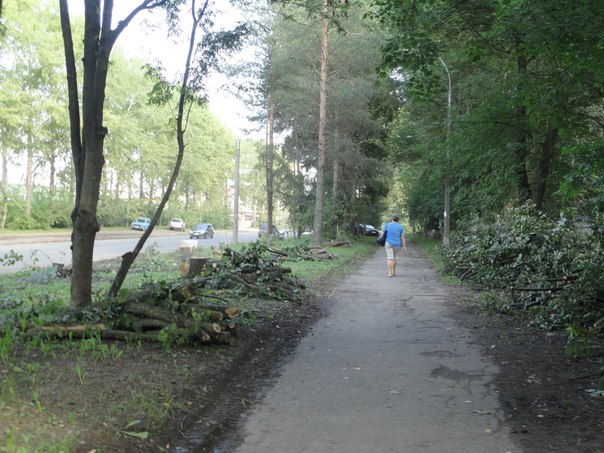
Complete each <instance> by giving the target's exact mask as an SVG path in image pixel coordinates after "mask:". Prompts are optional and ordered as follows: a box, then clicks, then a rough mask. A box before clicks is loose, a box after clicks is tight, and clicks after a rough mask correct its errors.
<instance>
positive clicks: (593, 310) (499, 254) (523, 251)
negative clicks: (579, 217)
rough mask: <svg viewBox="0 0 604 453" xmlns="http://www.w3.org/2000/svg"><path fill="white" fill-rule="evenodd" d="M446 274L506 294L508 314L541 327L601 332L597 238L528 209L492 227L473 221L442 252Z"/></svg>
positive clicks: (603, 254) (601, 263) (601, 258)
mask: <svg viewBox="0 0 604 453" xmlns="http://www.w3.org/2000/svg"><path fill="white" fill-rule="evenodd" d="M444 253H445V256H446V259H447V262H448V269H449V270H450V271H451V272H454V273H455V274H456V275H457V276H459V278H461V279H465V280H469V281H471V282H473V283H475V284H479V285H480V286H481V287H483V288H492V289H498V290H505V291H508V292H510V293H511V295H512V297H513V301H512V303H510V304H508V307H507V308H508V309H509V310H513V309H518V310H528V311H529V312H530V314H531V316H532V319H533V323H535V324H537V325H540V326H542V327H546V328H557V329H560V328H564V327H566V326H569V325H574V326H577V327H581V328H587V329H594V330H602V329H603V328H604V322H603V319H604V286H603V283H602V278H601V276H602V275H604V248H603V245H602V242H601V239H600V238H599V237H598V236H596V235H593V234H589V233H586V232H584V231H582V230H581V229H578V228H575V227H574V226H573V225H572V224H571V223H570V222H568V221H567V220H566V219H564V218H561V219H559V220H551V219H549V218H547V217H546V216H545V215H543V214H542V213H540V212H538V211H535V210H534V209H533V208H532V207H530V206H524V207H521V208H512V209H509V210H507V211H505V212H504V213H503V214H502V215H500V216H497V218H496V220H495V221H494V222H492V223H486V222H481V221H475V222H473V223H472V224H470V225H468V226H467V227H466V228H464V229H463V230H462V231H459V232H458V233H456V234H455V235H454V237H453V238H452V240H451V245H450V246H449V247H446V248H444Z"/></svg>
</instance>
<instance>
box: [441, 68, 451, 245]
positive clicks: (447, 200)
mask: <svg viewBox="0 0 604 453" xmlns="http://www.w3.org/2000/svg"><path fill="white" fill-rule="evenodd" d="M438 60H439V61H440V63H441V64H442V65H443V67H444V68H445V72H446V73H447V79H448V81H449V86H448V90H447V148H446V152H445V210H444V213H443V216H444V225H443V244H444V245H449V241H450V238H449V233H450V229H449V228H450V217H451V198H450V189H449V172H450V162H449V159H450V147H451V143H450V138H451V74H449V68H447V65H446V64H445V62H444V61H443V60H442V58H440V57H439V58H438Z"/></svg>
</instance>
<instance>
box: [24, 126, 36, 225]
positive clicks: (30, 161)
mask: <svg viewBox="0 0 604 453" xmlns="http://www.w3.org/2000/svg"><path fill="white" fill-rule="evenodd" d="M32 140H33V138H32V136H31V131H30V132H28V133H27V163H26V170H25V215H26V216H27V217H31V202H32V193H33V181H34V145H33V143H32Z"/></svg>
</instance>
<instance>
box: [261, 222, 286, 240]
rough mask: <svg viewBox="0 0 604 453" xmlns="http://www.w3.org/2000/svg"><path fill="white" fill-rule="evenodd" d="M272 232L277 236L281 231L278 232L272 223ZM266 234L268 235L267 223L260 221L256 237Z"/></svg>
mask: <svg viewBox="0 0 604 453" xmlns="http://www.w3.org/2000/svg"><path fill="white" fill-rule="evenodd" d="M272 234H273V235H274V236H279V235H280V234H281V233H279V230H278V229H277V227H276V226H275V225H273V231H272ZM267 235H268V223H261V224H260V228H259V229H258V237H259V238H261V237H262V236H267Z"/></svg>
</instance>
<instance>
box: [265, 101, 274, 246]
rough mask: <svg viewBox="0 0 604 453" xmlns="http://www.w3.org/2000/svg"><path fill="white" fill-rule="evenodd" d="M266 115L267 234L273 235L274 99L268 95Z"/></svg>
mask: <svg viewBox="0 0 604 453" xmlns="http://www.w3.org/2000/svg"><path fill="white" fill-rule="evenodd" d="M267 113H268V115H267V118H266V215H267V222H268V234H273V223H274V222H273V197H274V192H273V184H274V174H273V153H274V152H275V148H274V145H275V98H274V97H273V94H272V93H271V94H269V95H268V112H267Z"/></svg>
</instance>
